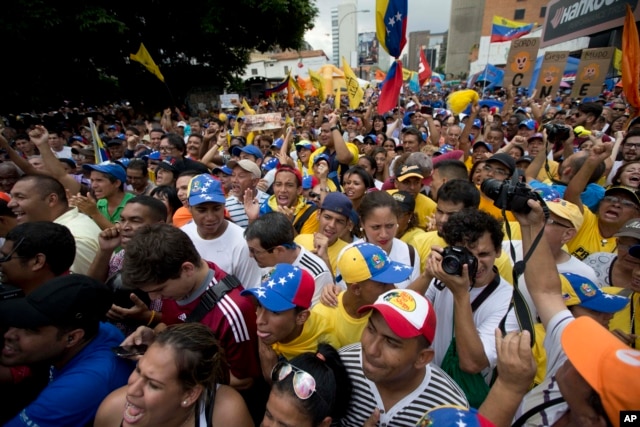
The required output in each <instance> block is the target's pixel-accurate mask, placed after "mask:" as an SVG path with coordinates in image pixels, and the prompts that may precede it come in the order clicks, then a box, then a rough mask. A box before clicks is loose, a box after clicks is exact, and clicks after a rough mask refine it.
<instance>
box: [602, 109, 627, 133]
mask: <svg viewBox="0 0 640 427" xmlns="http://www.w3.org/2000/svg"><path fill="white" fill-rule="evenodd" d="M627 121H629V116H628V115H626V114H623V115H622V116H620V117H618V118H617V119H615V120H614V121H613V122H612V123H611V126H609V129H607V135H609V136H611V137H615V135H616V132H619V131H622V130H624V126H625V125H626V124H627Z"/></svg>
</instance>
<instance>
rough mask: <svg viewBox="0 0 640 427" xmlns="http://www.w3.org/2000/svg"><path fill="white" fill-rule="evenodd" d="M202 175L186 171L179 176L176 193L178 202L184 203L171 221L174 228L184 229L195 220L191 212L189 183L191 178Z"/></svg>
mask: <svg viewBox="0 0 640 427" xmlns="http://www.w3.org/2000/svg"><path fill="white" fill-rule="evenodd" d="M197 175H200V174H199V173H198V172H197V171H184V172H181V173H180V175H178V179H177V180H176V191H177V193H178V200H180V203H182V206H181V207H180V208H178V209H177V210H176V211H175V212H174V213H173V217H172V218H171V221H172V223H173V226H174V227H178V228H180V227H182V226H183V225H185V224H187V223H188V222H189V221H191V220H192V219H193V216H192V215H191V211H190V210H189V183H190V182H191V178H193V177H194V176H197Z"/></svg>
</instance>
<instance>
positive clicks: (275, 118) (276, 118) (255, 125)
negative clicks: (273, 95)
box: [244, 113, 282, 132]
mask: <svg viewBox="0 0 640 427" xmlns="http://www.w3.org/2000/svg"><path fill="white" fill-rule="evenodd" d="M244 124H245V126H246V131H247V132H253V131H256V130H273V129H280V128H281V127H282V116H281V115H280V113H268V114H250V115H246V116H244Z"/></svg>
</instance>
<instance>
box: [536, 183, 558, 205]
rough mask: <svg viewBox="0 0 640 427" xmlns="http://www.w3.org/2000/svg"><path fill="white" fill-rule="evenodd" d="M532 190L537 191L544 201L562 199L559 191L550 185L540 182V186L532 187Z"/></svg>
mask: <svg viewBox="0 0 640 427" xmlns="http://www.w3.org/2000/svg"><path fill="white" fill-rule="evenodd" d="M533 191H535V192H536V193H538V194H539V195H540V197H541V198H542V200H544V201H545V202H550V201H552V200H558V199H562V196H561V195H560V193H559V192H558V191H557V190H556V189H554V188H553V187H552V186H550V185H546V184H541V185H540V186H536V187H534V188H533Z"/></svg>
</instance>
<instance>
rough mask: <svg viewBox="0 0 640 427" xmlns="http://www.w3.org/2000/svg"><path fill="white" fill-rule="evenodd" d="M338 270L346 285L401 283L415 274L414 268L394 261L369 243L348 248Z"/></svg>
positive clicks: (341, 258)
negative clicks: (366, 281)
mask: <svg viewBox="0 0 640 427" xmlns="http://www.w3.org/2000/svg"><path fill="white" fill-rule="evenodd" d="M338 269H339V270H340V274H341V275H342V279H343V280H344V281H345V283H358V282H363V281H365V280H375V281H376V282H381V283H399V282H403V281H405V280H407V279H408V278H409V276H411V273H412V272H413V267H411V266H409V265H406V264H401V263H399V262H395V261H392V260H391V259H390V258H389V256H388V255H387V254H386V252H385V251H383V250H382V248H381V247H380V246H378V245H374V244H371V243H368V242H360V243H356V244H354V245H353V246H351V247H347V248H346V249H345V250H344V252H343V253H342V254H341V255H340V258H338Z"/></svg>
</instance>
